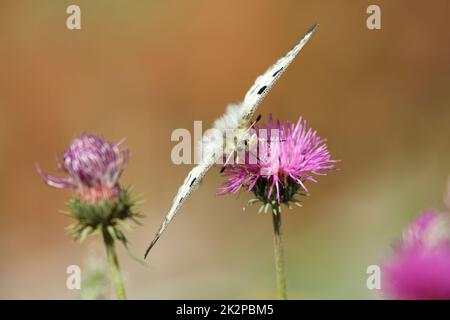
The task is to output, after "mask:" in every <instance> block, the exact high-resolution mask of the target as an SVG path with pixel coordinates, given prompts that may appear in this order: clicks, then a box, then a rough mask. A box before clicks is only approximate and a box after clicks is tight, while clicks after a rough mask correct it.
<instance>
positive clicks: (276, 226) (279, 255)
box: [272, 206, 287, 300]
mask: <svg viewBox="0 0 450 320" xmlns="http://www.w3.org/2000/svg"><path fill="white" fill-rule="evenodd" d="M272 217H273V235H274V237H273V245H274V250H275V270H276V276H277V287H278V294H279V296H280V299H282V300H287V292H286V274H285V271H284V253H283V239H282V231H281V212H280V208H279V206H276V207H273V213H272Z"/></svg>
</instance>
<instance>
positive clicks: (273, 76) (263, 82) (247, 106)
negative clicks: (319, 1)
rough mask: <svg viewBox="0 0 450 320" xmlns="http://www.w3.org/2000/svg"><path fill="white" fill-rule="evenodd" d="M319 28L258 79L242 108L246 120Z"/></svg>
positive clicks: (311, 30)
mask: <svg viewBox="0 0 450 320" xmlns="http://www.w3.org/2000/svg"><path fill="white" fill-rule="evenodd" d="M318 26H319V25H318V24H317V23H316V24H315V25H314V26H312V27H311V28H310V29H309V31H308V32H307V33H306V34H305V35H304V36H303V38H302V39H301V40H300V41H299V42H298V43H297V44H296V45H295V46H294V47H293V48H292V49H291V50H290V51H289V52H288V53H287V54H286V55H285V56H284V57H282V58H281V59H279V60H278V61H277V62H276V63H275V64H274V65H272V66H271V67H270V68H269V69H267V71H266V72H265V73H264V74H263V75H261V76H259V77H258V78H256V80H255V83H254V84H253V85H252V87H251V88H250V90H249V91H248V92H247V94H246V95H245V98H244V103H242V108H244V109H243V110H242V113H243V114H244V117H245V120H247V121H248V120H250V118H251V117H252V116H253V114H254V113H255V111H256V109H257V108H258V106H259V105H260V104H261V102H262V100H263V99H264V98H265V97H266V95H267V94H268V93H269V91H270V90H271V89H272V87H273V86H274V85H275V83H276V82H277V81H278V79H279V78H280V77H281V75H282V74H283V73H284V72H285V71H286V69H287V67H288V66H289V65H290V64H291V62H292V61H294V59H295V57H296V56H297V55H298V53H299V52H300V51H301V50H302V48H303V47H304V45H305V44H306V43H307V42H308V41H309V39H310V38H311V36H312V34H313V33H314V31H316V29H317V27H318Z"/></svg>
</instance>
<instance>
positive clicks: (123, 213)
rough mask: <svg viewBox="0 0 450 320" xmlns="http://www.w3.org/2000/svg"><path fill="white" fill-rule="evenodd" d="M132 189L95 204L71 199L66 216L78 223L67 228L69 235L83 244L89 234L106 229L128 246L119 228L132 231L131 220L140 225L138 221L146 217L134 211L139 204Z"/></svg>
mask: <svg viewBox="0 0 450 320" xmlns="http://www.w3.org/2000/svg"><path fill="white" fill-rule="evenodd" d="M130 189H131V188H126V189H121V190H120V192H119V195H118V197H116V198H114V199H111V200H109V201H99V202H97V203H95V204H92V203H86V202H84V201H82V200H81V199H80V198H78V197H75V198H72V199H70V200H69V203H68V206H69V208H70V210H69V211H68V212H65V214H66V215H68V216H70V217H72V218H74V219H76V220H77V222H75V223H72V224H70V225H69V226H67V228H66V231H67V233H68V234H69V235H71V236H73V237H74V238H75V239H76V240H79V241H80V242H82V241H84V240H85V239H86V237H87V236H88V235H89V234H91V233H94V232H96V231H97V232H98V231H101V230H102V228H106V229H107V231H108V232H109V233H110V235H111V237H113V238H115V239H117V240H119V241H121V242H122V243H123V244H124V245H127V239H126V237H125V235H124V234H123V232H122V231H121V230H120V229H119V227H121V226H122V227H124V228H125V229H127V230H131V228H132V225H130V224H129V220H132V221H134V222H135V223H136V224H140V223H139V221H138V220H137V219H138V218H143V217H144V216H143V215H141V214H140V213H137V212H135V211H134V208H135V207H136V206H137V202H136V201H133V200H132V199H131V195H130V194H131V190H130Z"/></svg>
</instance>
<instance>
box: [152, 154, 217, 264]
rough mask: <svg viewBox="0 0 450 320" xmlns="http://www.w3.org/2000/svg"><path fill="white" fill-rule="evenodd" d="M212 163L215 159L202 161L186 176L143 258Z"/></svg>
mask: <svg viewBox="0 0 450 320" xmlns="http://www.w3.org/2000/svg"><path fill="white" fill-rule="evenodd" d="M214 163H215V158H214V157H210V158H209V159H208V160H207V161H202V162H201V163H200V164H198V165H196V166H195V167H194V168H192V170H191V171H190V172H189V173H188V175H187V176H186V178H185V179H184V182H183V184H182V185H181V187H180V188H179V189H178V192H177V195H176V196H175V198H174V199H173V203H172V207H171V208H170V210H169V212H168V213H167V215H166V218H165V219H164V222H163V223H162V224H161V227H160V228H159V230H158V232H157V233H156V235H155V238H154V239H153V241H152V243H151V244H150V246H149V247H148V249H147V251H146V252H145V256H144V257H147V254H148V253H149V252H150V250H151V249H152V247H153V246H154V245H155V243H156V242H157V241H158V239H159V238H160V237H161V235H162V234H163V232H164V230H166V228H167V226H168V225H169V223H170V222H171V221H172V219H173V218H174V217H175V216H176V214H177V212H178V210H179V209H180V208H181V206H182V205H183V203H184V201H186V199H187V198H188V197H189V196H190V195H191V193H192V192H193V191H194V190H195V189H196V188H197V187H198V185H199V184H200V182H201V181H202V179H203V177H204V176H205V174H206V172H207V171H208V170H209V168H211V166H212V165H213V164H214Z"/></svg>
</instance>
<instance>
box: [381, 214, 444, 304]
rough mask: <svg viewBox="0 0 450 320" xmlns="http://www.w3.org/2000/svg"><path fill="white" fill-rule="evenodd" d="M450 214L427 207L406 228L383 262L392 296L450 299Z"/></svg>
mask: <svg viewBox="0 0 450 320" xmlns="http://www.w3.org/2000/svg"><path fill="white" fill-rule="evenodd" d="M449 222H450V217H449V216H448V214H444V213H443V214H438V213H436V212H434V211H431V210H430V211H426V212H424V213H423V214H421V215H420V216H419V217H418V218H417V219H416V220H415V221H414V222H413V223H412V224H411V226H410V227H409V228H408V229H407V230H406V232H405V233H404V236H403V240H402V241H401V243H400V244H399V245H398V246H397V247H396V250H395V253H394V255H393V256H392V257H391V258H389V259H388V260H387V261H385V263H384V265H383V288H382V289H383V292H384V295H385V296H386V297H388V298H390V299H402V300H428V299H440V300H442V299H450V272H449V270H450V223H449Z"/></svg>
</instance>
